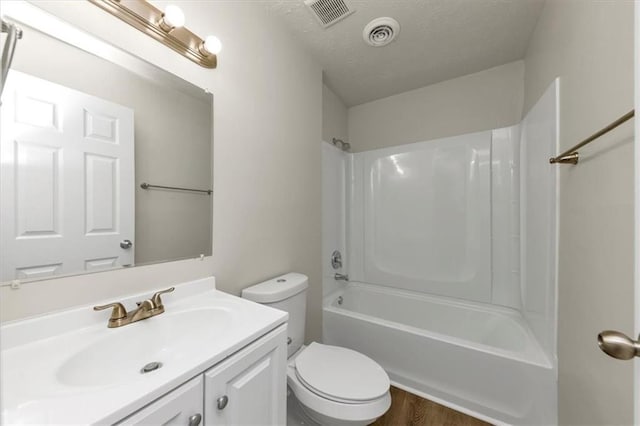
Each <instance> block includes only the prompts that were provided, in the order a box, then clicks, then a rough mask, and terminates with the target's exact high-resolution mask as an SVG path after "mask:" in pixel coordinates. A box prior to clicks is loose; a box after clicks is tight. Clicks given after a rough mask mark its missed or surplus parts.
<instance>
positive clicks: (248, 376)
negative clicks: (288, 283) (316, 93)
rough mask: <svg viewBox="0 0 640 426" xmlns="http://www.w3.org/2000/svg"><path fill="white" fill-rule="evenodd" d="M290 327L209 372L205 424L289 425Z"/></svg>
mask: <svg viewBox="0 0 640 426" xmlns="http://www.w3.org/2000/svg"><path fill="white" fill-rule="evenodd" d="M285 339H286V327H281V328H279V329H278V330H277V331H275V332H272V333H270V334H269V335H267V336H266V337H264V338H262V339H260V340H258V341H257V342H256V343H253V344H251V345H250V346H249V347H247V348H245V349H243V350H242V351H240V352H239V353H238V354H236V355H234V356H233V357H231V358H230V359H229V360H227V361H225V362H223V363H221V364H220V365H218V366H216V367H214V368H212V369H211V370H209V371H208V372H206V373H205V394H204V395H205V396H204V418H205V425H254V426H256V425H284V424H285V423H286V356H287V351H286V343H285Z"/></svg>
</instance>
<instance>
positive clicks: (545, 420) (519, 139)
mask: <svg viewBox="0 0 640 426" xmlns="http://www.w3.org/2000/svg"><path fill="white" fill-rule="evenodd" d="M557 103H558V82H557V81H556V82H554V84H553V85H552V86H551V87H549V89H548V90H547V91H546V92H545V94H544V96H543V97H542V98H541V99H540V100H539V101H538V103H537V104H536V106H535V107H534V108H532V110H531V111H530V112H529V114H527V116H526V117H525V119H524V120H523V121H522V122H521V123H520V124H519V125H517V126H513V127H510V128H504V129H496V130H489V131H484V132H478V133H472V134H466V135H460V136H455V137H448V138H442V139H437V140H431V141H427V142H419V143H413V144H408V145H401V146H395V147H392V148H384V149H378V150H373V151H366V152H361V153H356V154H344V153H338V152H337V151H336V150H335V149H333V148H331V147H328V146H327V147H325V148H324V150H323V154H324V156H323V168H324V173H325V176H324V177H323V179H324V180H323V183H324V186H323V216H324V219H323V220H324V225H325V230H324V241H323V249H324V252H325V253H324V254H325V257H327V255H328V254H330V253H331V251H332V250H333V249H336V248H338V249H341V250H342V251H343V254H345V265H344V266H343V268H342V270H340V271H338V272H341V273H345V272H348V274H349V276H350V279H351V281H350V282H349V283H348V284H339V283H337V282H334V281H333V280H331V274H332V271H331V270H330V266H328V265H327V262H325V264H324V265H323V267H324V269H323V270H324V271H325V274H324V276H325V285H324V290H325V291H324V294H325V302H324V320H323V321H324V322H323V332H324V341H325V342H326V343H329V344H336V345H341V346H346V347H351V348H353V349H355V350H358V351H360V352H363V353H365V354H367V355H369V356H371V357H372V358H373V359H375V360H376V361H377V362H379V363H380V364H381V365H382V366H383V367H384V368H385V369H386V370H387V372H388V373H389V375H390V377H391V378H392V380H393V381H394V384H395V385H396V386H398V387H401V388H404V389H406V390H408V391H410V392H413V393H416V394H418V395H422V396H425V397H427V398H429V399H432V400H434V401H437V402H440V403H443V404H445V405H449V406H450V407H452V408H455V409H458V410H460V411H463V412H466V413H468V414H471V415H474V416H476V417H479V418H483V419H485V420H488V421H491V422H494V423H505V424H532V425H533V424H555V423H557V407H556V404H557V403H556V395H557V359H556V316H557V315H556V281H557V280H556V269H557V267H556V258H557V256H556V250H557V248H556V247H557V241H556V238H557V231H556V227H557V211H556V210H557V209H556V194H557V184H556V182H557V168H555V167H553V166H551V165H550V164H549V163H548V158H549V157H551V156H553V155H555V153H556V152H557V111H558V109H557ZM327 252H328V253H327ZM345 252H346V253H345ZM325 260H326V259H325Z"/></svg>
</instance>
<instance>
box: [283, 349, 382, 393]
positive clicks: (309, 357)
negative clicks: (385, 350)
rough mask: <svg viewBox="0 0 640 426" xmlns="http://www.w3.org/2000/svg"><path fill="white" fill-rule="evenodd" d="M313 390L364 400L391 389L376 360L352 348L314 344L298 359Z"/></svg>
mask: <svg viewBox="0 0 640 426" xmlns="http://www.w3.org/2000/svg"><path fill="white" fill-rule="evenodd" d="M295 363H296V374H297V376H298V378H299V379H300V381H301V382H303V384H304V385H305V386H306V387H307V388H308V389H309V390H311V391H313V392H315V393H317V394H319V395H321V396H324V397H326V398H328V399H332V400H336V401H341V402H364V401H370V400H373V399H377V398H380V397H382V396H383V395H384V394H385V393H387V391H388V390H389V385H390V383H389V376H387V373H386V372H385V371H384V370H383V369H382V367H380V366H379V365H378V364H377V363H376V362H375V361H374V360H372V359H371V358H369V357H367V356H365V355H363V354H361V353H359V352H356V351H352V350H351V349H346V348H341V347H337V346H329V345H323V344H320V343H315V342H314V343H311V344H310V345H309V346H308V347H307V348H306V349H304V350H303V351H302V353H301V354H300V355H298V357H297V358H296V360H295Z"/></svg>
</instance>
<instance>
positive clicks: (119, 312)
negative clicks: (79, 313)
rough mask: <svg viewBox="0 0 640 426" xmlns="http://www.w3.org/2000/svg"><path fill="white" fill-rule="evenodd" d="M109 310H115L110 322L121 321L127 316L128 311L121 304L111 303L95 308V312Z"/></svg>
mask: <svg viewBox="0 0 640 426" xmlns="http://www.w3.org/2000/svg"><path fill="white" fill-rule="evenodd" d="M109 308H113V311H111V318H110V319H109V321H112V320H119V319H122V318H125V317H126V316H127V310H126V309H125V307H124V306H123V305H122V303H120V302H114V303H109V304H108V305H102V306H94V307H93V310H94V311H102V310H104V309H109Z"/></svg>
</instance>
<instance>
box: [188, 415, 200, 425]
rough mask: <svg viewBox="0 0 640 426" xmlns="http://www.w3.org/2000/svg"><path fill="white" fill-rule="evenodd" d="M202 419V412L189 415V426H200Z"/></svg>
mask: <svg viewBox="0 0 640 426" xmlns="http://www.w3.org/2000/svg"><path fill="white" fill-rule="evenodd" d="M201 421H202V414H194V415H193V416H191V417H189V426H198V425H199V424H200V422H201Z"/></svg>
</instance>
